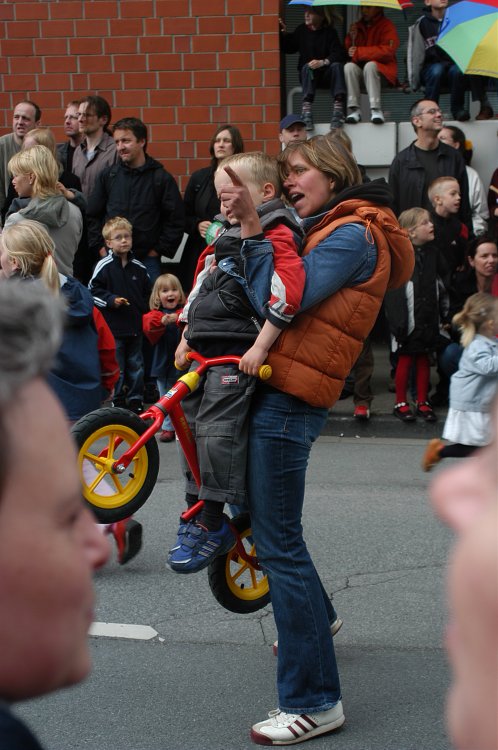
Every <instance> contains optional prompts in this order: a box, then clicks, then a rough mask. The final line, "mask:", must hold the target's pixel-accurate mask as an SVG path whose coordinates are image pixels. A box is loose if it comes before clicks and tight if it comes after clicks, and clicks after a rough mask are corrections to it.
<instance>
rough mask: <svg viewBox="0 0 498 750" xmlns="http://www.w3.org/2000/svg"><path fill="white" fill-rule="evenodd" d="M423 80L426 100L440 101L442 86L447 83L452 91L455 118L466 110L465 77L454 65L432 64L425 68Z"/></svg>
mask: <svg viewBox="0 0 498 750" xmlns="http://www.w3.org/2000/svg"><path fill="white" fill-rule="evenodd" d="M421 80H422V83H423V84H424V87H425V98H426V99H430V100H431V101H433V102H438V101H439V95H440V93H441V85H442V84H443V83H447V84H448V87H449V89H450V106H451V113H452V115H453V117H456V116H457V114H458V113H459V112H460V111H461V110H462V109H465V87H464V76H463V73H462V71H461V70H460V68H459V67H458V66H457V65H455V64H454V63H453V64H451V63H449V62H448V63H432V65H427V67H425V68H423V70H422V74H421Z"/></svg>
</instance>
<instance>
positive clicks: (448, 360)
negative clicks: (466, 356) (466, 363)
mask: <svg viewBox="0 0 498 750" xmlns="http://www.w3.org/2000/svg"><path fill="white" fill-rule="evenodd" d="M462 353H463V346H462V345H461V344H457V343H456V342H455V341H452V342H451V344H448V346H447V347H446V348H445V349H442V350H441V351H440V352H439V354H438V365H439V368H440V369H441V370H442V371H443V372H444V374H445V375H446V377H447V378H448V379H449V378H451V376H452V375H454V374H455V372H456V371H457V370H458V364H459V362H460V357H461V356H462Z"/></svg>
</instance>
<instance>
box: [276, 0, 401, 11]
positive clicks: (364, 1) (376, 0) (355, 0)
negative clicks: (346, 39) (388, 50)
mask: <svg viewBox="0 0 498 750" xmlns="http://www.w3.org/2000/svg"><path fill="white" fill-rule="evenodd" d="M289 5H322V6H323V5H356V6H360V7H361V6H362V5H376V6H377V7H379V8H388V9H389V10H404V9H405V8H413V3H412V2H411V0H290V3H289Z"/></svg>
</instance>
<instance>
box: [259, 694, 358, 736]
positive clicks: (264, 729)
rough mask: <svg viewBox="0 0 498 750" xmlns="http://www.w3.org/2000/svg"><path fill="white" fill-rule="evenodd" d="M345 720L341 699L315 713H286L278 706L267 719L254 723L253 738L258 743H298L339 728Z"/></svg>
mask: <svg viewBox="0 0 498 750" xmlns="http://www.w3.org/2000/svg"><path fill="white" fill-rule="evenodd" d="M345 721H346V719H345V716H344V712H343V710H342V702H341V701H339V702H338V703H336V704H335V706H333V707H332V708H329V710H328V711H318V712H317V713H313V714H311V713H310V714H286V713H285V711H280V709H279V708H277V709H275V711H270V713H269V714H268V719H266V721H260V722H259V723H258V724H254V725H253V727H252V729H251V740H252V741H253V742H255V743H256V744H257V745H297V744H298V742H304V741H305V740H311V739H312V738H313V737H317V736H318V735H320V734H326V733H327V732H332V731H333V730H334V729H339V727H342V725H343V724H344V722H345Z"/></svg>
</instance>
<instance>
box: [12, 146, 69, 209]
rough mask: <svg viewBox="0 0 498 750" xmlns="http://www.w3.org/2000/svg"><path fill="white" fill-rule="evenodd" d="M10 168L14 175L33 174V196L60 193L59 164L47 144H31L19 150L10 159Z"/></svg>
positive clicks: (39, 196) (44, 196) (46, 196)
mask: <svg viewBox="0 0 498 750" xmlns="http://www.w3.org/2000/svg"><path fill="white" fill-rule="evenodd" d="M7 167H8V170H9V172H11V173H12V174H13V175H14V177H17V175H20V174H33V175H34V181H33V191H32V197H33V198H48V197H49V196H51V195H60V192H59V190H58V189H57V182H58V180H59V165H58V164H57V162H56V160H55V157H54V155H53V154H52V152H51V151H50V149H48V148H47V147H46V146H40V145H38V146H31V148H26V149H25V150H24V151H19V152H18V153H17V154H14V156H13V157H12V158H11V159H10V161H9V163H8V165H7Z"/></svg>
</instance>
